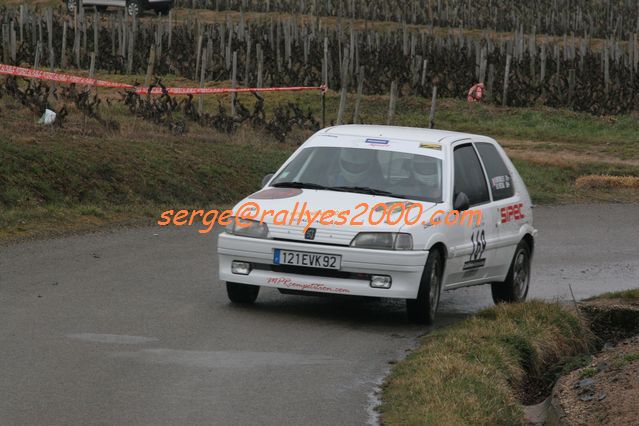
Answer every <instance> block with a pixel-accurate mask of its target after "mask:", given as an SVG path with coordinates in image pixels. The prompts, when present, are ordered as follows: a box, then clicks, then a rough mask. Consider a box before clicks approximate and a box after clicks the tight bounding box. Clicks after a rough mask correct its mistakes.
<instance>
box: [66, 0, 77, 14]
mask: <svg viewBox="0 0 639 426" xmlns="http://www.w3.org/2000/svg"><path fill="white" fill-rule="evenodd" d="M66 4H67V12H69V13H71V14H73V13H74V12H75V11H76V10H77V9H78V0H67V1H66Z"/></svg>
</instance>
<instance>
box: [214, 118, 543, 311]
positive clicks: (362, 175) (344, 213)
mask: <svg viewBox="0 0 639 426" xmlns="http://www.w3.org/2000/svg"><path fill="white" fill-rule="evenodd" d="M246 203H249V204H250V205H251V206H253V207H250V208H249V209H248V210H249V211H250V212H251V213H256V210H260V211H259V212H257V213H259V214H258V215H257V216H255V220H249V219H240V217H243V218H246V217H247V216H245V213H246V211H245V212H243V213H242V214H241V215H238V219H237V220H233V222H232V223H231V224H230V225H229V226H227V227H226V229H225V231H224V232H222V233H221V234H220V235H219V239H218V254H219V277H220V279H221V280H223V281H226V288H227V293H228V296H229V298H230V300H231V301H232V302H235V303H252V302H254V301H255V299H256V298H257V295H258V292H259V289H260V287H261V286H264V287H272V288H277V289H279V290H280V291H281V292H282V293H299V294H318V293H327V294H341V295H354V296H373V297H388V298H401V299H406V307H407V312H408V316H409V319H411V320H412V321H415V322H418V323H430V322H432V321H433V319H434V317H435V312H436V311H437V306H438V304H439V298H440V292H441V290H442V289H445V290H448V289H455V288H459V287H465V286H471V285H477V284H487V283H490V284H491V287H492V295H493V299H494V301H495V302H496V303H498V302H517V301H522V300H524V299H525V298H526V295H527V293H528V288H529V284H530V265H531V259H532V255H533V249H534V238H535V235H536V233H537V231H536V230H535V228H534V227H533V213H532V204H531V200H530V197H529V195H528V191H527V190H526V186H525V185H524V182H523V180H522V179H521V177H520V176H519V173H517V170H516V169H515V167H514V166H513V164H512V163H511V161H510V160H509V159H508V157H507V156H506V154H505V152H504V150H503V149H502V148H501V147H500V146H499V144H498V143H497V142H495V140H493V139H491V138H488V137H485V136H478V135H472V134H465V133H457V132H448V131H441V130H427V129H418V128H407V127H392V126H368V125H345V126H336V127H330V128H327V129H323V130H320V131H319V132H317V133H315V134H314V135H313V136H312V137H311V138H310V139H308V140H307V141H306V142H305V143H304V144H303V145H301V146H300V147H299V149H297V150H296V151H295V152H294V153H293V154H292V155H291V157H290V158H289V159H288V160H287V161H286V162H285V163H284V164H283V165H282V167H281V168H280V169H279V170H278V171H277V172H276V173H275V174H272V175H268V176H265V180H264V181H263V188H262V189H261V190H260V191H258V192H256V193H254V194H252V195H250V196H248V197H247V198H246V199H244V200H242V201H241V202H240V203H238V204H237V206H236V207H235V209H234V212H236V213H237V209H238V208H239V207H240V206H241V205H246ZM366 206H368V208H366ZM269 210H272V212H271V213H270V214H266V215H265V216H262V215H263V214H264V212H266V211H269ZM329 210H331V211H333V214H327V216H326V217H330V218H332V219H334V220H328V219H327V220H324V221H323V223H322V222H320V221H319V218H320V217H321V216H316V220H315V221H312V222H311V223H309V221H310V219H311V218H312V217H313V215H314V214H315V213H317V212H321V213H323V212H326V211H329ZM453 210H456V211H458V212H462V213H461V215H463V213H465V212H472V213H473V215H469V216H470V217H469V218H468V219H469V220H467V221H466V222H464V223H462V224H459V223H457V224H455V223H453V222H454V219H455V218H456V217H458V216H456V215H454V214H452V215H449V214H448V213H449V212H452V211H453ZM282 211H284V213H282ZM362 211H364V213H362ZM278 212H279V213H278ZM287 212H288V213H289V214H286V213H287ZM309 212H310V214H309ZM384 213H385V214H386V216H385V217H384V218H383V220H382V219H380V218H381V217H382V216H383V215H384ZM479 213H481V217H480V218H478V217H477V216H478V215H479ZM273 214H275V217H274V216H273ZM358 214H359V217H356V218H354V217H355V216H356V215H358ZM335 215H340V216H335ZM262 217H263V218H264V220H263V221H261V219H262ZM338 217H339V219H338ZM449 218H450V220H449ZM471 219H472V225H471V226H468V222H469V221H471ZM353 220H355V221H353ZM260 222H262V223H260ZM446 222H450V223H453V224H446ZM433 223H435V224H433Z"/></svg>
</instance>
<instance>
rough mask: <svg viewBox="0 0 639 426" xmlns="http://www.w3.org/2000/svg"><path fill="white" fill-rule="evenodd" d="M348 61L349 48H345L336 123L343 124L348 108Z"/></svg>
mask: <svg viewBox="0 0 639 426" xmlns="http://www.w3.org/2000/svg"><path fill="white" fill-rule="evenodd" d="M348 63H349V56H348V52H347V49H346V48H344V55H343V56H342V70H341V71H342V87H341V88H340V95H339V109H338V110H337V121H336V122H335V124H336V125H338V126H339V125H340V124H342V122H343V121H344V112H345V110H346V96H347V94H348Z"/></svg>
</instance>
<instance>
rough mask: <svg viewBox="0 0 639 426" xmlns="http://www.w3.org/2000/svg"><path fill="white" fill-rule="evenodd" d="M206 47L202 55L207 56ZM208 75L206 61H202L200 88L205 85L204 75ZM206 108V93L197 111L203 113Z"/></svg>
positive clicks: (200, 100) (199, 100)
mask: <svg viewBox="0 0 639 426" xmlns="http://www.w3.org/2000/svg"><path fill="white" fill-rule="evenodd" d="M206 53H207V52H206V47H205V48H204V49H203V51H202V57H205V56H206ZM205 75H206V63H205V62H204V61H202V66H201V67H200V89H201V88H203V87H204V76H205ZM203 110H204V95H200V97H199V99H198V106H197V112H198V113H200V114H202V111H203Z"/></svg>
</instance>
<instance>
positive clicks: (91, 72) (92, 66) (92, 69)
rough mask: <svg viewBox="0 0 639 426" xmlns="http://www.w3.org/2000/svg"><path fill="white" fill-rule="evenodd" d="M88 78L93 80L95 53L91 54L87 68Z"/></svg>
mask: <svg viewBox="0 0 639 426" xmlns="http://www.w3.org/2000/svg"><path fill="white" fill-rule="evenodd" d="M89 78H95V52H92V53H91V65H90V66H89Z"/></svg>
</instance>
